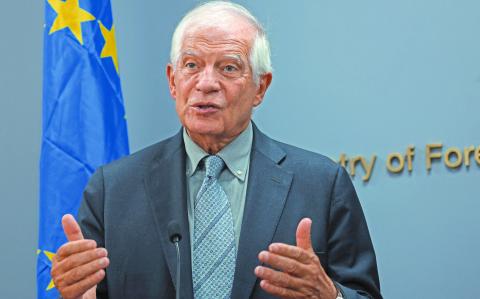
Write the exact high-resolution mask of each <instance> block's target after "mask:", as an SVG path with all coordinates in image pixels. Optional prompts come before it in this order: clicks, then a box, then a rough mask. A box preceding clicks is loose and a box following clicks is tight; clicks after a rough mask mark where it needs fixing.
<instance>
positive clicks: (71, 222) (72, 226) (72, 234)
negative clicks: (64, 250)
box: [62, 214, 83, 241]
mask: <svg viewBox="0 0 480 299" xmlns="http://www.w3.org/2000/svg"><path fill="white" fill-rule="evenodd" d="M62 226H63V231H64V232H65V236H66V237H67V239H68V241H78V240H83V234H82V230H81V229H80V226H79V225H78V223H77V221H76V220H75V218H73V216H72V215H70V214H65V215H63V217H62Z"/></svg>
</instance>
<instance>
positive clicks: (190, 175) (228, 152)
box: [183, 123, 253, 254]
mask: <svg viewBox="0 0 480 299" xmlns="http://www.w3.org/2000/svg"><path fill="white" fill-rule="evenodd" d="M252 141H253V129H252V123H250V124H249V125H248V127H247V128H246V129H245V130H244V131H243V132H242V133H241V134H240V135H238V136H237V137H236V138H235V139H234V140H233V141H232V142H230V143H229V144H228V145H226V146H225V147H224V148H223V149H222V150H221V151H220V152H218V153H217V156H219V157H221V158H222V159H223V161H224V162H225V165H226V167H225V169H223V171H222V172H221V173H220V176H219V178H218V182H219V184H220V185H221V186H222V188H223V190H224V191H225V193H226V194H227V197H228V200H229V202H230V207H231V209H232V216H233V224H234V231H235V244H236V246H237V249H238V242H239V239H240V230H241V227H242V218H243V209H244V206H245V198H246V194H247V183H248V169H249V166H250V151H251V149H252ZM183 142H184V144H185V151H186V152H187V161H186V163H185V165H186V168H187V169H186V175H187V204H188V224H189V228H190V240H193V232H194V221H193V219H194V211H195V209H194V203H195V197H196V196H197V193H198V191H199V190H200V186H201V185H202V182H203V179H204V177H205V168H204V166H203V163H200V162H201V161H202V159H203V158H204V157H205V156H208V155H209V154H208V153H206V152H205V151H204V150H203V149H202V148H201V147H199V146H198V145H197V144H196V143H195V142H194V141H193V140H192V139H191V138H190V137H189V136H188V134H187V132H186V130H185V129H183ZM191 244H192V250H193V242H191ZM192 254H193V253H192Z"/></svg>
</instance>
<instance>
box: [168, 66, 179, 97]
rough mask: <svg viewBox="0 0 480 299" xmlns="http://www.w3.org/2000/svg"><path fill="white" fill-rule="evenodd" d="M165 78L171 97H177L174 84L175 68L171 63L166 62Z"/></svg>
mask: <svg viewBox="0 0 480 299" xmlns="http://www.w3.org/2000/svg"><path fill="white" fill-rule="evenodd" d="M166 73H167V80H168V88H169V89H170V95H171V96H172V98H173V99H176V98H177V89H176V86H175V70H174V69H173V65H172V64H171V63H169V64H167V70H166Z"/></svg>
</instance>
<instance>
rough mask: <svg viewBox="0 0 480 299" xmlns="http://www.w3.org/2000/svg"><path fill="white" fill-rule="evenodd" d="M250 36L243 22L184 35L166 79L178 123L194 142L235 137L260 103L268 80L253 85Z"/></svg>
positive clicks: (250, 32)
mask: <svg viewBox="0 0 480 299" xmlns="http://www.w3.org/2000/svg"><path fill="white" fill-rule="evenodd" d="M254 34H255V32H254V29H253V28H251V26H250V25H249V24H245V22H243V23H242V22H237V24H235V25H232V26H229V28H228V29H224V28H219V27H209V28H199V29H195V30H190V31H188V32H186V33H185V37H184V40H183V44H182V49H181V54H180V57H179V59H178V61H177V64H176V66H175V69H174V68H173V66H172V65H168V67H167V76H168V79H169V85H170V93H171V95H172V97H173V98H174V99H175V102H176V111H177V114H178V117H179V118H180V121H181V123H182V124H183V126H184V127H185V128H186V129H187V131H188V133H189V134H190V136H191V137H193V138H194V140H195V139H202V138H207V139H210V140H229V139H231V138H233V137H235V136H237V135H238V134H240V133H241V132H242V131H243V130H244V129H245V128H246V127H247V125H248V123H249V121H250V118H251V114H252V109H253V107H255V106H257V105H259V104H260V103H261V101H262V99H263V96H264V94H265V91H266V88H267V87H268V84H269V83H270V80H271V74H268V75H267V78H265V76H262V78H261V80H260V84H259V85H256V84H255V82H254V80H253V76H252V70H251V68H250V65H249V60H248V57H249V54H250V48H251V44H252V41H253V36H254Z"/></svg>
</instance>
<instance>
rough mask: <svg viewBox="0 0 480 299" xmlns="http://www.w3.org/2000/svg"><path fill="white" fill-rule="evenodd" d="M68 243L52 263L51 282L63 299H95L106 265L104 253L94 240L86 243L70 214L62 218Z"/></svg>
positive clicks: (107, 261)
mask: <svg viewBox="0 0 480 299" xmlns="http://www.w3.org/2000/svg"><path fill="white" fill-rule="evenodd" d="M62 226H63V231H64V232H65V236H66V237H67V239H68V242H67V243H65V244H63V245H62V246H61V247H60V248H59V249H58V251H57V254H56V255H55V257H54V258H53V261H52V271H51V275H52V279H53V282H54V284H55V287H56V288H57V289H58V291H59V292H60V294H61V295H62V297H63V298H64V299H77V298H82V299H94V298H96V294H95V291H96V286H97V284H98V283H99V282H100V281H102V279H103V278H104V277H105V270H104V269H105V268H106V267H107V266H108V264H109V260H108V258H107V250H106V249H104V248H97V243H96V242H95V241H94V240H85V239H84V238H83V235H82V231H81V230H80V227H79V226H78V223H77V222H76V221H75V218H73V216H72V215H69V214H67V215H65V216H63V218H62Z"/></svg>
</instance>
